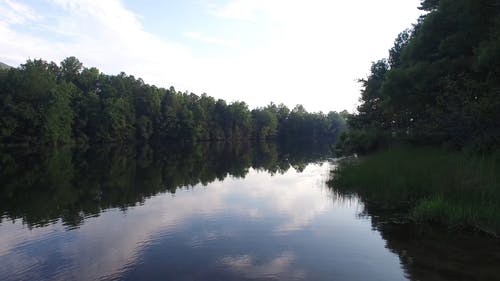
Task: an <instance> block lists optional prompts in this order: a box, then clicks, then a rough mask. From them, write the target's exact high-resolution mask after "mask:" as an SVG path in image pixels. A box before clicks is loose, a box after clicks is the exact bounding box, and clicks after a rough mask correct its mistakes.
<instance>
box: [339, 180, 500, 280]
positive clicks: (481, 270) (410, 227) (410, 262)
mask: <svg viewBox="0 0 500 281" xmlns="http://www.w3.org/2000/svg"><path fill="white" fill-rule="evenodd" d="M330 184H332V182H330ZM332 192H333V193H334V195H335V194H341V195H344V196H347V197H352V196H355V195H354V194H357V195H358V196H359V197H360V199H361V201H362V202H363V204H364V210H363V212H362V213H361V214H360V215H361V216H362V217H369V218H370V219H371V223H372V227H373V229H376V230H377V231H379V232H380V234H381V235H382V238H383V239H384V240H385V241H386V247H387V248H388V249H389V250H390V251H392V252H394V253H395V254H397V255H398V256H399V258H400V260H401V264H402V265H403V267H404V269H405V271H406V273H407V276H408V277H409V279H410V280H432V281H465V280H470V281H474V280H477V281H480V280H500V275H498V262H499V260H500V244H499V243H498V239H495V238H490V237H484V236H483V235H481V234H474V233H467V232H461V233H457V232H453V231H449V229H443V228H442V227H439V226H434V225H423V224H414V223H411V222H408V219H405V218H404V215H403V214H406V213H407V210H406V209H405V208H407V207H403V206H388V205H387V204H385V203H384V202H379V201H377V202H374V201H373V200H369V199H368V196H367V195H366V194H363V193H362V192H361V193H356V191H355V190H351V189H345V188H343V187H337V186H332ZM334 198H337V197H336V196H334Z"/></svg>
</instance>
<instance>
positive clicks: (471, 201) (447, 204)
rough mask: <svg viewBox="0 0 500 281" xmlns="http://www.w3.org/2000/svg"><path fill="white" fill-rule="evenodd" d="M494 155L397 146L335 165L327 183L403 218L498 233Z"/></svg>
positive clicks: (499, 179) (498, 177) (499, 174)
mask: <svg viewBox="0 0 500 281" xmlns="http://www.w3.org/2000/svg"><path fill="white" fill-rule="evenodd" d="M499 162H500V157H499V156H498V153H497V154H490V155H477V154H472V153H465V152H456V151H446V150H442V149H438V148H412V147H397V148H390V149H387V150H384V151H380V152H377V153H374V154H372V155H368V156H364V157H361V158H359V159H351V160H346V161H343V162H341V163H340V164H339V165H338V166H337V168H336V169H335V170H334V171H333V174H332V179H331V180H330V182H329V183H330V185H331V186H332V187H333V188H334V189H336V190H337V191H340V192H343V193H347V194H358V195H359V196H360V197H361V198H362V199H363V200H367V202H370V203H376V204H378V206H379V207H384V206H385V207H386V208H394V207H398V208H401V207H404V208H405V209H406V210H407V216H408V218H410V219H412V220H415V221H417V222H435V223H441V224H445V225H447V226H450V227H459V228H462V227H472V228H475V229H480V230H482V231H485V232H489V233H491V234H493V235H496V236H498V235H499V234H500V165H499Z"/></svg>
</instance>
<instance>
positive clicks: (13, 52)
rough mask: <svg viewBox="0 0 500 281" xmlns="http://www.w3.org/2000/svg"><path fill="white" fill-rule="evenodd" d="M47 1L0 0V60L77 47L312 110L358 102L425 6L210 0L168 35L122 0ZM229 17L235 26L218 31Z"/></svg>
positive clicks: (203, 85)
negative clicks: (201, 14) (370, 76)
mask: <svg viewBox="0 0 500 281" xmlns="http://www.w3.org/2000/svg"><path fill="white" fill-rule="evenodd" d="M46 1H47V3H48V4H47V5H45V7H44V14H43V16H40V15H38V14H37V13H36V12H35V11H36V10H37V9H35V8H33V7H30V6H29V5H27V4H22V3H21V2H20V1H16V0H3V1H2V2H0V13H1V14H3V15H4V16H3V18H2V19H1V20H0V54H1V55H0V61H2V62H5V63H7V64H9V65H18V64H19V63H23V62H24V61H25V60H26V59H28V58H44V59H46V60H52V61H56V62H59V61H61V60H62V59H64V58H65V57H68V56H73V55H74V56H77V57H78V58H79V59H80V60H82V62H83V63H84V64H85V65H86V66H97V67H98V68H99V69H100V70H101V71H103V72H105V73H110V74H116V73H119V72H121V71H124V72H127V73H129V74H132V75H134V76H136V77H142V78H143V79H144V81H146V83H151V84H156V85H158V86H162V87H169V86H171V85H173V86H175V87H176V88H177V89H181V90H187V91H193V92H196V93H198V94H200V93H203V92H206V93H208V94H209V95H212V96H215V97H216V98H223V99H226V100H228V101H234V100H243V101H245V102H247V103H248V104H249V105H250V106H251V107H256V106H263V105H266V104H268V103H269V102H270V101H274V102H276V103H280V102H284V103H285V104H286V105H288V106H289V107H293V106H294V105H295V104H299V103H301V104H304V105H305V107H306V108H307V109H308V110H313V111H316V110H323V111H329V110H342V109H350V110H352V109H354V104H355V103H356V101H357V99H358V97H359V85H358V84H357V83H356V82H355V81H356V79H357V78H362V77H364V76H365V75H366V74H367V72H368V71H369V68H370V63H371V61H375V60H378V59H380V58H382V57H385V56H386V55H387V50H388V48H390V47H391V45H392V42H393V39H394V38H395V37H396V35H397V33H398V32H399V31H401V30H403V29H405V28H406V27H408V26H409V25H410V23H411V22H413V21H414V20H415V19H416V18H417V17H418V14H419V11H418V10H417V9H416V7H417V6H418V3H419V0H411V1H410V3H413V4H408V1H400V0H381V1H369V0H353V1H330V0H308V1H305V0H232V1H229V2H225V3H221V2H219V1H215V2H214V1H212V0H205V1H208V2H209V4H210V5H206V7H208V8H207V9H208V10H207V11H206V13H207V14H208V16H207V18H203V19H199V21H196V22H190V23H189V24H187V23H184V22H168V21H169V19H165V20H166V22H165V24H177V25H178V27H176V28H175V30H177V32H178V34H176V35H175V34H174V35H172V34H171V35H170V37H167V36H160V35H157V34H154V33H152V32H150V31H148V30H146V29H145V28H144V24H143V22H146V21H147V20H148V17H147V16H144V17H140V16H138V15H137V14H136V13H134V12H133V11H131V10H129V9H127V7H125V6H124V4H123V2H122V1H120V0H107V1H101V0H81V1H78V0H46ZM172 5H173V4H172ZM194 7H196V5H195V6H194ZM45 10H47V11H49V12H48V14H47V13H46V12H45ZM170 20H174V19H170ZM207 23H209V24H207ZM206 26H212V29H210V28H208V27H206ZM259 26H260V29H258V28H257V27H259ZM228 27H231V28H229V29H231V30H233V33H231V34H227V33H224V32H223V31H221V30H226V29H228ZM179 30H188V32H185V33H184V34H182V32H181V31H179ZM179 36H181V38H187V39H189V40H179V39H178V37H179ZM174 38H177V39H175V40H174ZM227 38H229V39H227ZM193 42H195V44H193ZM240 42H241V43H240ZM249 42H250V43H251V44H247V43H249ZM206 45H210V48H207V46H206ZM217 48H218V49H217ZM228 48H231V49H230V52H228ZM212 51H213V52H212Z"/></svg>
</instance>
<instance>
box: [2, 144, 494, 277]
mask: <svg viewBox="0 0 500 281" xmlns="http://www.w3.org/2000/svg"><path fill="white" fill-rule="evenodd" d="M330 157H331V155H330V153H329V149H328V147H327V146H326V147H325V146H321V145H304V144H299V145H288V146H277V145H275V144H261V145H258V146H255V145H254V146H252V145H248V144H247V145H244V144H240V145H229V144H225V145H224V144H210V145H209V144H205V145H201V146H178V147H173V148H172V147H171V148H170V149H156V150H153V149H152V148H151V147H139V148H136V147H100V148H93V149H70V148H63V149H57V150H47V151H27V150H17V151H3V152H1V153H0V168H1V172H0V183H1V184H2V185H1V192H0V212H1V213H2V221H1V223H0V280H346V281H349V280H383V281H390V280H498V279H499V278H500V276H499V274H500V250H499V249H500V245H499V243H498V241H497V240H494V239H489V238H486V237H476V236H472V235H461V236H457V235H453V236H451V235H449V234H446V232H440V231H437V232H436V231H428V230H427V231H426V230H423V229H419V228H417V227H415V226H408V225H405V226H398V225H394V224H390V223H387V221H386V220H385V219H384V214H380V212H377V210H376V208H372V207H371V206H370V205H366V204H363V202H362V198H356V197H352V196H351V197H343V196H341V195H340V194H338V193H336V192H335V190H332V189H330V188H328V187H327V186H326V185H325V182H326V180H327V179H328V177H329V172H330V170H331V169H332V168H333V166H334V165H335V162H334V161H332V160H331V158H330Z"/></svg>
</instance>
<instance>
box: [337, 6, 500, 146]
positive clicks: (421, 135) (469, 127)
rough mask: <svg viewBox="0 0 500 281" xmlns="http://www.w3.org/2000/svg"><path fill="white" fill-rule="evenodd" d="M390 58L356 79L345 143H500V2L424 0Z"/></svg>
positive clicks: (358, 144)
mask: <svg viewBox="0 0 500 281" xmlns="http://www.w3.org/2000/svg"><path fill="white" fill-rule="evenodd" d="M420 9H422V10H423V11H425V14H424V15H423V16H421V17H420V18H419V20H418V22H417V23H416V24H414V25H413V27H412V28H411V29H408V30H405V31H403V32H402V33H400V34H399V36H398V37H397V39H396V40H395V43H394V47H392V48H391V49H390V51H389V57H388V58H387V59H382V60H379V61H377V62H375V63H373V65H372V67H371V73H370V75H369V76H368V77H367V78H366V79H361V80H360V82H361V83H362V86H363V88H362V93H361V94H362V97H361V100H360V101H361V105H360V106H359V107H358V113H357V114H355V115H352V116H351V117H350V118H349V121H348V123H349V127H350V131H349V133H348V134H346V135H344V136H343V137H342V146H343V148H344V149H347V150H349V149H350V150H356V151H369V150H372V149H375V148H377V147H380V146H383V145H384V144H387V143H390V142H392V141H394V140H397V141H401V140H404V141H411V142H413V143H417V144H446V146H448V147H452V148H463V147H470V148H473V149H475V150H476V149H478V150H492V149H498V147H499V144H500V2H499V1H498V0H424V1H422V5H421V7H420Z"/></svg>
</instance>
